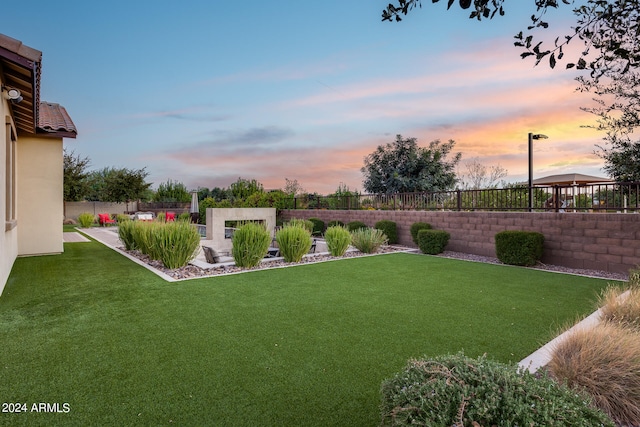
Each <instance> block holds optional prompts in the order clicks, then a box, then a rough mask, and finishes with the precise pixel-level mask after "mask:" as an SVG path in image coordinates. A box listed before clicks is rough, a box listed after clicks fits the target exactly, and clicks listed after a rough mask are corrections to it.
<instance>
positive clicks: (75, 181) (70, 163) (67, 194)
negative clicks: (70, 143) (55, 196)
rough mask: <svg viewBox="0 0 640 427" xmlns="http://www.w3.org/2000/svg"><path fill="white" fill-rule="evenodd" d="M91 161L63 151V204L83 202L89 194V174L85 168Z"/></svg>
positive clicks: (65, 150)
mask: <svg viewBox="0 0 640 427" xmlns="http://www.w3.org/2000/svg"><path fill="white" fill-rule="evenodd" d="M90 163H91V161H90V160H89V158H88V157H85V158H81V157H80V155H76V154H75V153H74V152H73V151H72V152H70V153H69V152H68V151H67V149H66V148H65V149H64V154H63V178H64V179H63V182H64V184H63V200H64V201H65V202H78V201H80V200H84V198H85V197H86V196H87V194H88V193H89V182H88V181H87V178H88V176H89V173H88V172H87V167H88V166H89V164H90Z"/></svg>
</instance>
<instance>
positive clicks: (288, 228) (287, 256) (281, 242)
mask: <svg viewBox="0 0 640 427" xmlns="http://www.w3.org/2000/svg"><path fill="white" fill-rule="evenodd" d="M276 242H278V248H280V255H282V257H283V258H284V260H285V261H286V262H300V260H301V259H302V257H303V256H304V255H305V254H307V253H308V252H309V249H311V232H310V231H309V229H307V228H304V227H301V226H300V225H291V223H289V224H288V225H285V226H284V227H283V228H282V229H280V230H278V232H277V233H276Z"/></svg>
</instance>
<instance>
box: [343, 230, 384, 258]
mask: <svg viewBox="0 0 640 427" xmlns="http://www.w3.org/2000/svg"><path fill="white" fill-rule="evenodd" d="M351 244H352V245H353V246H355V247H356V249H358V250H359V251H360V252H362V253H365V254H373V253H376V252H377V251H378V249H380V246H382V245H386V244H387V236H385V235H384V233H383V232H382V230H378V229H377V228H371V227H365V228H358V229H357V230H355V231H353V232H351Z"/></svg>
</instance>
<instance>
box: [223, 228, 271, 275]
mask: <svg viewBox="0 0 640 427" xmlns="http://www.w3.org/2000/svg"><path fill="white" fill-rule="evenodd" d="M231 239H232V245H233V246H232V248H231V256H233V259H234V261H235V263H236V265H237V266H238V267H255V266H256V265H258V264H259V263H260V261H261V260H262V259H263V258H264V257H265V255H266V254H267V251H268V250H269V243H270V242H271V236H270V235H269V232H268V231H267V230H266V228H265V227H264V225H262V224H258V223H256V222H247V223H246V224H244V225H242V226H240V228H238V229H237V230H236V231H235V232H234V233H233V237H232V238H231Z"/></svg>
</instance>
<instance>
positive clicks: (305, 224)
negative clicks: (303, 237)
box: [284, 218, 313, 234]
mask: <svg viewBox="0 0 640 427" xmlns="http://www.w3.org/2000/svg"><path fill="white" fill-rule="evenodd" d="M284 225H285V226H299V227H302V228H304V229H305V230H308V231H309V234H311V233H313V222H311V221H309V220H308V219H300V218H291V219H290V220H289V221H288V222H287V223H285V224H284Z"/></svg>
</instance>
